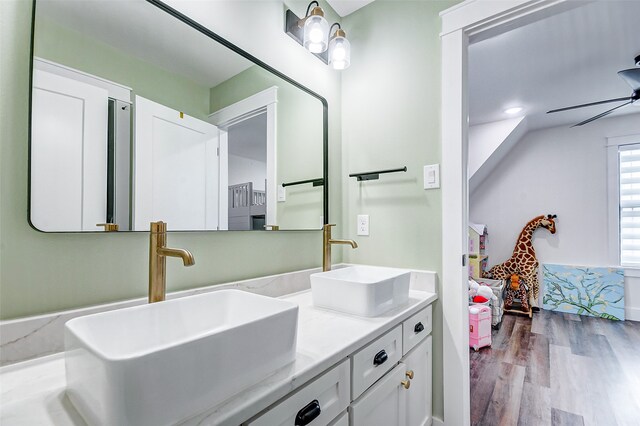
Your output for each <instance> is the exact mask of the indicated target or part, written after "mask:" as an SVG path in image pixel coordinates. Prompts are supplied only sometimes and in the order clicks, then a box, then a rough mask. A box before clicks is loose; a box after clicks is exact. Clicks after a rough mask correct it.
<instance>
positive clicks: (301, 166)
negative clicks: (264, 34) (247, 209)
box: [210, 66, 322, 229]
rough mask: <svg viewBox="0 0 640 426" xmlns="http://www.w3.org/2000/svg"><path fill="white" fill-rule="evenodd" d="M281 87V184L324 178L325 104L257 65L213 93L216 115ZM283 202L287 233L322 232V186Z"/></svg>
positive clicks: (280, 218)
mask: <svg viewBox="0 0 640 426" xmlns="http://www.w3.org/2000/svg"><path fill="white" fill-rule="evenodd" d="M273 86H277V87H278V103H277V104H276V108H277V123H276V139H277V142H276V150H277V155H276V157H277V171H276V174H277V182H278V184H280V183H282V182H294V181H299V180H304V179H313V178H319V177H322V103H321V102H320V101H319V100H318V99H316V98H314V97H312V96H311V95H309V94H307V93H305V92H303V91H302V90H300V89H298V88H297V87H295V86H293V85H291V84H289V83H287V82H285V81H284V80H281V79H279V78H277V77H276V76H274V75H273V74H271V73H268V72H267V71H265V70H263V69H262V68H260V67H258V66H252V67H250V68H248V69H246V70H245V71H243V72H241V73H239V74H237V75H235V76H234V77H232V78H230V79H229V80H227V81H225V82H223V83H221V84H219V85H217V86H216V87H213V88H212V89H211V95H210V100H211V112H216V111H218V110H220V109H222V108H224V107H226V106H229V105H231V104H233V103H235V102H238V101H240V100H243V99H246V98H247V97H249V96H252V95H254V94H256V93H258V92H260V91H262V90H265V89H267V88H269V87H273ZM286 194H287V196H286V201H285V202H279V203H278V204H277V223H276V225H279V226H280V227H281V228H282V229H318V228H320V224H321V223H322V222H321V220H320V218H321V217H322V187H319V186H318V187H313V186H312V185H310V184H307V185H300V186H292V187H287V188H286Z"/></svg>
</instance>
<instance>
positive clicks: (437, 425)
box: [431, 417, 444, 426]
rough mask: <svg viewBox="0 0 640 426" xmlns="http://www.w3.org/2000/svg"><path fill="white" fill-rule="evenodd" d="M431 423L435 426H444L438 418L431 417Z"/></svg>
mask: <svg viewBox="0 0 640 426" xmlns="http://www.w3.org/2000/svg"><path fill="white" fill-rule="evenodd" d="M431 422H432V423H431V424H432V425H433V426H444V422H443V421H442V419H439V418H438V417H431Z"/></svg>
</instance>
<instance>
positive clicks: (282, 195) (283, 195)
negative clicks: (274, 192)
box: [278, 185, 287, 203]
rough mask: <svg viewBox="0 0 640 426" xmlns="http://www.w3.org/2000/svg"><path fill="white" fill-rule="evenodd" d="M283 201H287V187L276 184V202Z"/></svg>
mask: <svg viewBox="0 0 640 426" xmlns="http://www.w3.org/2000/svg"><path fill="white" fill-rule="evenodd" d="M284 201H287V189H286V188H285V187H284V186H282V185H278V202H279V203H282V202H284Z"/></svg>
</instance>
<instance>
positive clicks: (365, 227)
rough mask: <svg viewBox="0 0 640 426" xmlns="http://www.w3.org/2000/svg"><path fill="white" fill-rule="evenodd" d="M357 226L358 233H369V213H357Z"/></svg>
mask: <svg viewBox="0 0 640 426" xmlns="http://www.w3.org/2000/svg"><path fill="white" fill-rule="evenodd" d="M356 225H357V228H358V232H357V234H358V235H364V236H366V235H369V215H368V214H359V215H358V223H357V224H356Z"/></svg>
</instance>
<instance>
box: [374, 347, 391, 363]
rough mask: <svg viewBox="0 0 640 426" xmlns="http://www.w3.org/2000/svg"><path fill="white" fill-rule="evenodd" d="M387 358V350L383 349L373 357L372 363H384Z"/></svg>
mask: <svg viewBox="0 0 640 426" xmlns="http://www.w3.org/2000/svg"><path fill="white" fill-rule="evenodd" d="M387 359H389V357H388V356H387V352H386V351H385V350H384V349H383V350H381V351H380V352H378V353H377V354H376V356H374V357H373V365H380V364H384V363H385V361H386V360H387Z"/></svg>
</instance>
